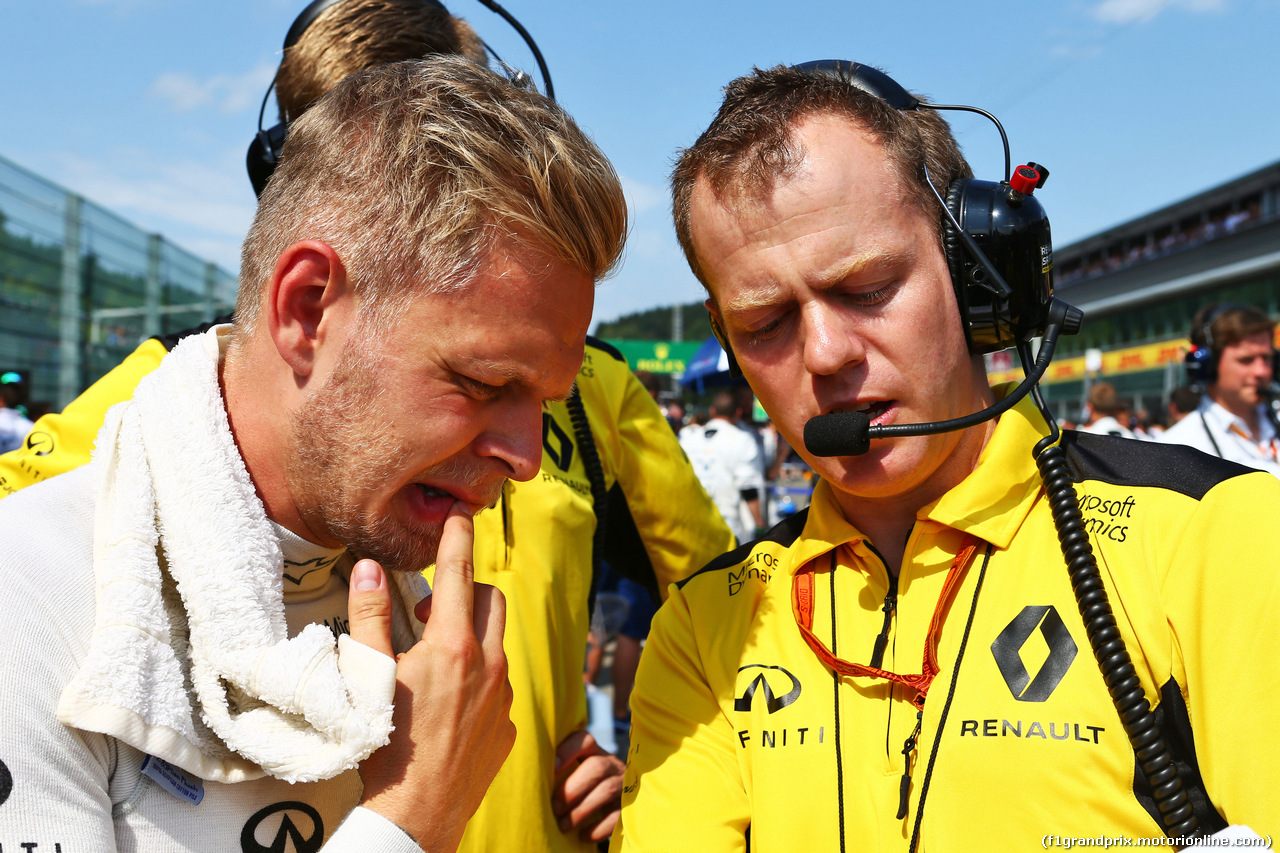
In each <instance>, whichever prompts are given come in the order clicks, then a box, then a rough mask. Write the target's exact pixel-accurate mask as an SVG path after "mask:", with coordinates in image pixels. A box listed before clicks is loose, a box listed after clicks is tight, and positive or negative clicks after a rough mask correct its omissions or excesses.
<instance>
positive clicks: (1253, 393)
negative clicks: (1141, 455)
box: [1160, 302, 1280, 477]
mask: <svg viewBox="0 0 1280 853" xmlns="http://www.w3.org/2000/svg"><path fill="white" fill-rule="evenodd" d="M1274 334H1275V322H1274V321H1272V320H1271V318H1270V317H1268V316H1267V315H1266V314H1265V313H1264V312H1263V311H1262V310H1260V309H1258V308H1256V307H1254V306H1252V305H1244V304H1241V303H1235V302H1227V303H1222V304H1216V305H1208V306H1206V307H1204V308H1202V309H1201V310H1200V311H1199V312H1197V313H1196V317H1195V320H1194V321H1193V322H1192V324H1191V333H1190V335H1188V337H1189V338H1190V339H1191V344H1192V347H1193V349H1192V351H1191V353H1190V354H1189V355H1188V362H1187V364H1188V372H1189V373H1190V374H1192V375H1191V377H1190V378H1191V379H1192V380H1193V381H1194V382H1196V383H1197V384H1198V385H1200V387H1201V388H1203V390H1204V398H1203V399H1202V400H1201V401H1200V405H1199V406H1197V407H1196V410H1195V413H1194V414H1193V415H1190V416H1188V417H1185V418H1183V419H1182V420H1180V421H1179V422H1178V423H1177V424H1175V425H1174V426H1172V427H1170V428H1169V429H1168V430H1166V431H1165V433H1164V435H1163V436H1161V439H1160V440H1161V441H1163V442H1165V443H1167V444H1185V445H1187V446H1189V447H1194V448H1196V449H1197V450H1202V451H1204V452H1205V453H1211V454H1213V455H1214V456H1218V457H1220V458H1222V459H1227V460H1230V461H1232V462H1239V463H1240V464H1241V465H1248V466H1249V467H1250V468H1258V469H1260V470H1263V471H1269V472H1271V473H1272V474H1275V475H1276V476H1277V477H1280V460H1278V459H1277V451H1280V439H1277V436H1276V425H1275V423H1274V422H1273V420H1272V417H1273V413H1272V411H1271V409H1270V407H1269V406H1268V405H1267V403H1268V394H1269V392H1270V388H1271V383H1272V381H1273V380H1274V378H1275V377H1274V375H1273V373H1272V371H1273V370H1274V364H1275V349H1274V346H1273V338H1274Z"/></svg>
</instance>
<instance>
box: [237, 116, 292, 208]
mask: <svg viewBox="0 0 1280 853" xmlns="http://www.w3.org/2000/svg"><path fill="white" fill-rule="evenodd" d="M287 135H288V128H286V127H285V126H284V124H283V123H281V124H277V125H275V126H274V127H272V128H270V129H268V130H260V131H258V133H257V134H256V135H255V136H254V137H253V141H252V142H250V143H249V152H248V154H247V155H246V156H245V167H246V168H247V169H248V170H249V183H251V184H253V193H254V195H256V196H257V197H258V198H262V191H263V190H265V189H266V188H267V181H269V180H270V179H271V175H272V173H273V172H275V170H276V164H278V163H279V162H280V152H281V150H282V149H283V148H284V138H285V136H287Z"/></svg>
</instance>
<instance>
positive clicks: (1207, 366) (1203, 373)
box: [1182, 344, 1218, 388]
mask: <svg viewBox="0 0 1280 853" xmlns="http://www.w3.org/2000/svg"><path fill="white" fill-rule="evenodd" d="M1182 363H1183V364H1184V365H1185V366H1186V368H1187V382H1188V383H1189V384H1191V385H1199V386H1200V387H1201V388H1203V387H1205V386H1207V385H1212V384H1213V383H1214V382H1215V381H1216V380H1217V378H1218V359H1217V357H1216V356H1215V355H1214V354H1213V350H1212V349H1210V348H1209V347H1199V346H1195V345H1194V344H1192V346H1191V349H1190V350H1188V351H1187V354H1186V355H1185V356H1183V362H1182Z"/></svg>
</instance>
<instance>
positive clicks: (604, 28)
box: [0, 0, 1280, 320]
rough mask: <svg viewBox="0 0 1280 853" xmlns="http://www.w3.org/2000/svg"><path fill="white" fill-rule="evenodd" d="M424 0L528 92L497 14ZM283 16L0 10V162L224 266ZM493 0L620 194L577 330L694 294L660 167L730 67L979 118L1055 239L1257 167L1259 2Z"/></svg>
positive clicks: (116, 2)
mask: <svg viewBox="0 0 1280 853" xmlns="http://www.w3.org/2000/svg"><path fill="white" fill-rule="evenodd" d="M446 3H447V5H448V6H449V8H450V10H451V11H453V12H454V13H455V14H457V15H460V16H462V17H465V18H467V19H468V20H469V21H471V23H472V24H473V25H474V26H475V27H476V29H477V30H478V31H479V32H480V34H481V35H482V36H483V37H484V38H485V39H486V40H487V41H489V43H490V44H491V45H492V46H493V47H495V48H496V49H497V50H498V52H499V53H500V54H502V56H503V57H504V58H505V59H507V60H508V61H509V62H512V63H513V64H516V65H519V66H522V67H525V68H527V69H529V70H530V72H531V73H533V74H534V77H535V79H537V73H536V66H535V65H534V62H533V60H532V58H531V57H530V55H529V53H528V52H527V50H526V49H525V48H524V46H523V43H522V42H521V41H520V40H519V37H518V36H517V35H516V34H515V33H514V32H513V31H512V30H511V29H510V28H509V27H508V26H507V25H506V24H505V23H504V22H503V21H502V20H501V19H500V18H499V17H498V16H496V15H495V14H493V13H492V12H490V11H489V10H487V9H485V8H484V7H483V6H481V5H480V4H479V3H478V2H475V0H446ZM304 5H305V0H216V2H205V3H194V2H190V0H34V2H33V0H22V2H19V0H0V80H3V81H4V82H3V84H2V85H0V155H3V156H4V157H7V158H8V159H10V160H13V161H15V162H17V163H18V164H20V165H22V166H25V167H26V168H28V169H31V170H33V171H35V172H37V173H39V174H41V175H43V176H45V177H48V178H50V179H52V180H54V181H56V182H58V183H60V184H63V185H64V186H66V187H68V188H70V189H72V190H74V191H76V192H78V193H80V194H82V195H84V196H86V197H88V198H89V199H91V200H93V201H95V202H97V203H99V204H102V205H105V206H107V207H109V208H111V209H113V210H115V211H117V212H119V213H120V214H122V215H124V216H125V217H127V218H129V219H131V220H133V221H134V222H136V223H138V224H139V225H141V226H143V227H144V228H147V229H149V230H155V231H159V232H161V233H163V234H165V235H166V236H167V237H169V238H170V239H172V240H174V241H175V242H177V243H179V244H180V245H183V246H185V247H186V248H188V249H190V250H192V251H194V252H196V253H197V254H200V255H202V256H204V257H208V258H211V259H213V260H216V261H218V262H219V263H221V264H223V265H224V266H226V267H227V268H229V269H235V268H236V266H237V265H238V264H237V258H238V251H239V249H238V247H239V242H240V239H241V237H242V236H243V234H244V231H245V229H246V227H247V225H248V222H249V220H250V218H251V216H252V211H253V204H254V198H253V193H252V190H251V189H250V187H249V182H248V180H247V178H246V177H245V173H244V152H245V148H246V146H247V145H248V142H249V139H250V138H251V136H252V134H253V132H254V130H255V129H256V116H257V109H258V104H259V102H260V100H261V98H262V94H263V92H264V91H265V90H266V86H267V84H268V82H269V81H270V79H271V76H272V74H273V73H274V70H275V66H276V64H277V63H278V61H279V50H280V43H281V41H282V40H283V37H284V33H285V31H286V30H287V29H288V26H289V24H290V23H291V22H292V20H293V18H294V17H295V16H296V14H297V13H298V11H300V10H301V8H302V7H303V6H304ZM505 5H506V8H507V9H508V10H509V11H511V12H512V13H513V14H514V15H515V16H516V17H517V18H519V19H520V20H521V21H522V22H523V23H524V25H525V26H526V27H527V28H528V29H529V30H530V32H532V33H533V35H534V37H535V38H536V39H537V40H538V43H539V45H540V46H541V48H542V51H543V53H544V55H545V56H546V58H547V62H548V64H549V65H550V68H551V73H552V77H553V80H554V82H555V86H556V92H557V95H558V96H559V99H560V102H561V103H562V104H564V105H565V106H566V107H567V108H568V109H569V111H570V112H571V113H573V115H574V116H575V117H576V118H577V119H578V121H579V123H581V124H582V125H583V127H584V128H586V129H587V131H588V132H590V133H591V134H592V135H593V136H594V138H595V139H596V141H597V142H598V143H599V144H600V146H601V147H602V148H603V149H604V151H605V153H607V154H608V155H609V156H610V157H611V158H612V159H613V162H614V164H615V165H616V167H617V169H618V172H619V174H620V175H621V176H622V178H623V181H624V184H625V186H626V189H627V192H628V197H629V200H630V203H631V206H632V210H633V213H634V224H633V231H632V234H631V239H630V242H629V248H628V253H627V257H626V261H625V264H624V266H623V268H622V269H621V271H620V272H619V273H618V274H617V275H615V276H614V277H613V278H611V279H610V280H608V281H606V282H605V283H604V284H603V285H601V288H600V290H599V291H598V295H597V302H596V318H597V319H606V320H607V319H613V318H615V317H617V316H619V315H621V314H624V313H627V312H630V311H636V310H641V309H644V308H651V307H655V306H660V305H670V304H673V303H677V302H687V301H691V300H694V299H700V298H701V295H700V288H699V287H698V285H697V283H696V281H695V280H694V279H693V277H692V276H691V275H690V274H689V272H688V270H687V269H686V267H685V264H684V261H683V259H682V258H681V256H680V253H679V249H678V248H677V246H676V243H675V239H674V237H673V236H672V233H671V226H670V217H669V213H668V210H667V190H666V180H667V173H668V170H669V168H670V163H671V159H672V156H673V154H674V152H675V151H676V150H677V149H678V148H679V147H680V146H683V145H688V144H690V143H691V142H692V141H693V140H694V139H695V138H696V137H697V135H698V133H699V132H701V131H702V130H703V129H704V128H705V126H706V124H707V122H708V121H709V120H710V117H711V115H712V114H713V113H714V110H715V108H716V106H717V104H718V102H719V96H720V95H719V93H720V88H721V87H722V86H723V85H724V84H725V83H726V82H728V81H729V80H730V79H731V78H733V77H735V76H737V75H739V74H742V73H745V72H747V71H749V70H750V68H751V67H752V66H753V65H760V66H769V65H774V64H777V63H795V62H802V61H805V60H809V59H826V58H842V59H853V60H856V61H859V62H864V63H867V64H872V65H877V66H879V67H881V68H884V69H885V70H887V71H888V72H889V73H890V74H891V75H893V76H894V77H895V78H896V79H897V80H898V81H899V82H901V83H902V84H903V85H905V86H906V87H907V88H909V89H912V90H914V91H917V92H922V93H925V94H927V95H929V96H930V97H932V98H933V99H934V100H936V101H938V102H941V103H964V104H973V105H976V106H980V107H983V108H984V109H987V110H990V111H991V112H994V113H995V114H996V115H997V116H999V118H1000V119H1001V121H1002V122H1003V123H1004V125H1005V128H1006V130H1007V131H1008V133H1009V137H1010V142H1011V145H1012V149H1013V157H1014V160H1015V161H1016V162H1025V161H1027V160H1034V161H1037V162H1039V163H1043V164H1044V165H1046V166H1048V167H1049V169H1050V170H1051V172H1052V175H1051V177H1050V179H1049V182H1048V183H1047V184H1046V186H1045V188H1044V189H1043V190H1041V191H1040V198H1041V202H1042V203H1043V204H1044V205H1045V208H1046V209H1047V210H1048V212H1049V215H1050V218H1051V220H1052V223H1053V230H1054V237H1055V243H1056V244H1057V245H1058V246H1064V245H1066V244H1068V243H1070V242H1072V241H1074V240H1078V239H1081V238H1083V237H1086V236H1088V235H1090V234H1093V233H1095V232H1097V231H1100V230H1103V229H1105V228H1107V227H1108V226H1111V225H1115V224H1117V223H1119V222H1122V221H1124V220H1126V219H1129V218H1132V217H1134V216H1137V215H1140V214H1142V213H1145V212H1147V211H1149V210H1152V209H1154V208H1157V207H1160V206H1162V205H1164V204H1168V203H1170V202H1173V201H1176V200H1178V199H1181V198H1184V197H1186V196H1189V195H1193V194H1194V193H1196V192H1199V191H1201V190H1203V189H1206V188H1208V187H1210V186H1213V185H1214V184H1217V183H1220V182H1222V181H1224V180H1227V179H1230V178H1233V177H1236V176H1238V175H1242V174H1245V173H1247V172H1250V171H1252V170H1254V169H1256V168H1259V167H1261V166H1263V165H1266V164H1268V163H1271V162H1273V161H1275V160H1277V159H1280V89H1278V88H1277V87H1278V84H1280V73H1278V72H1280V50H1277V42H1276V39H1277V36H1280V0H1042V2H1037V3H1029V2H1025V0H1024V2H1013V0H948V2H942V0H936V2H918V0H888V2H886V0H879V1H878V2H864V1H863V0H791V2H789V3H776V2H770V3H765V2H759V0H740V2H737V3H733V4H729V3H721V2H701V3H699V2H697V0H692V2H690V0H686V2H674V0H646V2H643V3H619V2H608V1H607V0H606V2H595V3H588V2H585V0H563V2H548V0H543V2H533V0H505ZM268 110H269V114H270V112H271V108H270V107H269V108H268ZM953 123H954V127H955V128H956V130H957V134H958V136H959V138H960V141H961V144H962V145H963V146H964V148H965V152H966V154H967V155H968V156H969V159H970V161H971V162H972V163H973V165H974V169H975V172H976V173H977V176H978V177H982V178H987V179H997V178H999V177H1000V175H999V172H1000V171H1001V170H1002V163H1001V157H1002V154H1001V150H1000V147H999V138H998V136H997V134H996V132H995V130H994V129H993V128H992V127H991V125H990V124H988V123H987V122H985V121H984V120H982V119H977V118H969V117H965V116H962V117H960V118H956V119H954V121H953Z"/></svg>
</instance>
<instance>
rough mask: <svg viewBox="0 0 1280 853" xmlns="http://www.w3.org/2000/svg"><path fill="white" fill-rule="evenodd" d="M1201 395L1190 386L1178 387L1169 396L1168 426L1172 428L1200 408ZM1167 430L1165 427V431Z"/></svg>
mask: <svg viewBox="0 0 1280 853" xmlns="http://www.w3.org/2000/svg"><path fill="white" fill-rule="evenodd" d="M1202 396H1203V395H1202V394H1201V393H1200V391H1199V389H1197V388H1193V387H1192V386H1190V385H1179V386H1178V387H1177V388H1174V389H1173V393H1172V394H1170V395H1169V424H1168V425H1169V426H1173V425H1174V424H1176V423H1178V421H1180V420H1182V419H1183V418H1185V417H1186V416H1187V415H1189V414H1191V413H1192V412H1194V411H1195V410H1196V409H1197V408H1199V407H1200V398H1201V397H1202ZM1167 429H1168V428H1167V427H1166V430H1167Z"/></svg>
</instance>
